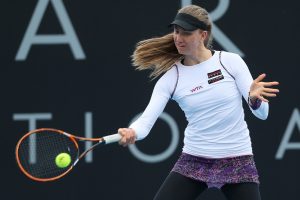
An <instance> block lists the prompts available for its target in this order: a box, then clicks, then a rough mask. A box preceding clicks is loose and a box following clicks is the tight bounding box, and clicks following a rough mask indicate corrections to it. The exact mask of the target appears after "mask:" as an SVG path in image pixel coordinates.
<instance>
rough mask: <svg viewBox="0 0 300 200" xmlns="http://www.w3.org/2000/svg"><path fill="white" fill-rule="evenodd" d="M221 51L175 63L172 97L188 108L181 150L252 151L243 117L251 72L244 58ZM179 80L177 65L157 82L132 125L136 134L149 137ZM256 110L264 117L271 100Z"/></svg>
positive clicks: (212, 154) (218, 154)
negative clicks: (190, 61)
mask: <svg viewBox="0 0 300 200" xmlns="http://www.w3.org/2000/svg"><path fill="white" fill-rule="evenodd" d="M221 60H222V63H223V65H224V66H225V67H226V69H227V70H228V72H229V73H230V74H231V75H233V77H234V78H235V80H234V79H233V78H232V77H231V76H230V75H229V73H228V72H227V71H226V70H225V69H224V68H223V67H222V66H221V64H220V61H219V51H215V53H214V55H213V56H212V57H211V58H209V59H208V60H206V61H204V62H201V63H199V64H196V65H193V66H184V65H183V64H182V63H181V62H177V63H176V65H177V67H178V71H179V79H178V84H177V87H176V90H175V93H174V96H173V99H174V100H175V101H176V102H177V103H178V105H179V106H180V108H181V109H182V110H183V111H184V113H185V117H186V119H187V121H188V125H187V127H186V129H185V131H184V146H183V152H184V153H188V154H191V155H195V156H201V157H208V158H225V157H232V156H240V155H252V154H253V153H252V145H251V139H250V135H249V129H248V127H247V123H246V121H245V120H244V110H243V106H242V96H243V97H244V99H245V100H246V101H247V99H248V95H249V90H250V86H251V83H252V81H253V78H252V76H251V74H250V72H249V69H248V67H247V65H246V64H245V62H244V61H243V59H242V58H241V57H240V56H239V55H237V54H234V53H229V52H222V58H221ZM176 80H177V71H176V68H175V67H173V68H171V69H170V70H169V71H167V72H166V73H165V74H164V75H163V76H162V77H161V78H160V79H159V80H158V81H157V83H156V85H155V87H154V90H153V93H152V96H151V99H150V102H149V104H148V106H147V107H146V109H145V111H144V112H143V114H142V115H141V116H140V117H139V118H138V119H137V120H136V121H134V122H133V123H132V124H131V125H130V126H129V127H130V128H132V129H134V130H135V132H136V134H137V139H138V140H141V139H143V138H145V137H146V136H147V135H148V134H149V132H150V130H151V128H152V126H153V125H154V123H155V121H156V120H157V118H158V117H159V115H160V114H161V113H162V111H163V110H164V108H165V106H166V104H167V102H168V100H169V99H170V95H171V93H172V92H173V90H174V87H175V83H176ZM249 108H250V109H251V111H252V113H253V114H254V115H255V116H256V117H258V118H260V119H263V120H264V119H266V118H267V116H268V111H269V105H268V103H266V102H262V104H261V105H260V107H259V108H258V109H256V110H253V109H252V108H251V107H249Z"/></svg>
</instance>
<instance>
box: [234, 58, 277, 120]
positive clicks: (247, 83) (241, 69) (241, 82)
mask: <svg viewBox="0 0 300 200" xmlns="http://www.w3.org/2000/svg"><path fill="white" fill-rule="evenodd" d="M231 63H232V65H233V66H232V67H234V71H235V76H234V77H235V79H236V84H237V86H238V88H239V90H240V92H241V93H242V95H243V97H244V99H245V100H246V101H247V103H248V105H249V107H250V109H251V111H252V113H253V114H254V115H255V116H256V117H258V118H260V119H262V120H265V119H267V117H268V113H269V104H268V102H269V101H268V99H267V98H269V97H275V96H276V94H277V93H278V92H279V90H278V89H275V88H271V87H273V86H276V85H278V84H279V83H278V82H277V81H272V82H264V81H263V79H264V78H265V77H266V74H261V75H259V76H258V77H257V78H256V79H255V80H253V78H252V75H251V73H250V71H249V68H248V66H247V65H246V63H245V62H244V60H243V59H242V58H241V57H240V56H239V55H234V56H233V60H232V62H231Z"/></svg>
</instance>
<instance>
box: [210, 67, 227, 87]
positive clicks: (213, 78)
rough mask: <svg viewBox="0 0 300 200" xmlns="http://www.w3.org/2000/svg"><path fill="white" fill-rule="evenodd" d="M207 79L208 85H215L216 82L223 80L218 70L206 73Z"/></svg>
mask: <svg viewBox="0 0 300 200" xmlns="http://www.w3.org/2000/svg"><path fill="white" fill-rule="evenodd" d="M207 77H208V84H211V83H215V82H217V81H220V80H222V79H224V76H223V74H222V72H221V70H220V69H218V70H216V71H213V72H210V73H207Z"/></svg>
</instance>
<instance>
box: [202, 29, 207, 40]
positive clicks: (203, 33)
mask: <svg viewBox="0 0 300 200" xmlns="http://www.w3.org/2000/svg"><path fill="white" fill-rule="evenodd" d="M207 35H208V32H207V31H202V30H201V37H202V39H203V40H205V39H206V38H207Z"/></svg>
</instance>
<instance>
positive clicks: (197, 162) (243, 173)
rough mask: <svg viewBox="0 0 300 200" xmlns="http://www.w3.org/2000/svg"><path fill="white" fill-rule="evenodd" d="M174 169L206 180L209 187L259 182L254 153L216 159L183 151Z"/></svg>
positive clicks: (197, 178) (196, 178)
mask: <svg viewBox="0 0 300 200" xmlns="http://www.w3.org/2000/svg"><path fill="white" fill-rule="evenodd" d="M172 171H173V172H177V173H179V174H182V175H183V176H186V177H189V178H192V179H194V180H198V181H202V182H205V183H206V184H207V186H208V187H209V188H210V187H218V188H221V187H222V186H223V185H224V184H226V183H244V182H254V183H258V184H259V180H258V173H257V169H256V166H255V162H254V159H253V155H246V156H237V157H231V158H220V159H214V158H203V157H197V156H192V155H189V154H186V153H182V154H181V156H180V158H179V159H178V161H177V162H176V163H175V165H174V167H173V169H172Z"/></svg>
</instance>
